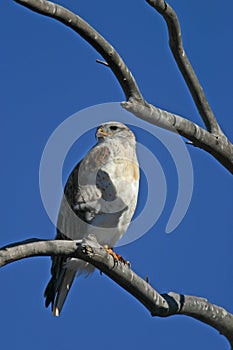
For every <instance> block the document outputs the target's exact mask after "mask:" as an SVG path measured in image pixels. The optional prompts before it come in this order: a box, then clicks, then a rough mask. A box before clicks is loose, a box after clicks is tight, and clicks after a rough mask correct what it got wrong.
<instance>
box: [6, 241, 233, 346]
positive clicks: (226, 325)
mask: <svg viewBox="0 0 233 350" xmlns="http://www.w3.org/2000/svg"><path fill="white" fill-rule="evenodd" d="M59 255H60V256H64V257H76V258H79V259H82V260H85V261H87V262H89V263H91V264H92V265H94V266H95V267H97V268H98V269H99V270H100V271H102V272H104V273H105V274H106V275H107V276H109V277H110V278H111V279H112V280H114V281H115V282H116V283H117V284H119V285H120V286H121V287H122V288H124V289H125V290H126V291H128V292H129V293H130V294H131V295H133V296H134V297H135V298H136V299H137V300H138V301H139V302H141V303H142V304H143V305H144V306H145V307H146V308H147V309H148V310H149V311H150V313H151V315H152V316H160V317H168V316H171V315H177V314H182V315H187V316H191V317H193V318H196V319H198V320H200V321H202V322H204V323H206V324H208V325H210V326H212V327H214V328H215V329H216V330H218V331H219V332H220V333H221V334H223V335H224V336H225V337H226V338H227V339H228V341H229V342H230V344H231V346H233V315H232V314H230V313H229V312H227V311H226V310H225V309H223V308H222V307H219V306H217V305H214V304H211V303H209V302H208V301H207V300H206V299H204V298H199V297H195V296H188V295H181V294H177V293H173V292H170V293H168V294H160V293H159V292H157V291H156V290H155V289H153V288H152V287H151V285H150V284H149V283H148V282H146V281H144V280H143V279H142V278H141V277H139V276H138V275H137V274H136V273H135V272H133V271H132V269H131V268H130V267H129V266H128V265H125V264H123V263H121V262H119V263H117V264H116V263H115V262H114V260H113V257H112V255H110V254H109V253H107V251H106V250H105V249H103V247H102V246H100V245H99V243H98V242H97V241H96V239H95V237H94V236H89V237H88V238H87V239H86V240H83V241H64V240H52V241H46V240H40V239H30V240H27V241H22V242H18V243H14V244H11V245H8V246H6V247H3V248H2V249H0V267H1V266H4V265H7V264H9V263H11V262H14V261H17V260H20V259H24V258H29V257H33V256H59Z"/></svg>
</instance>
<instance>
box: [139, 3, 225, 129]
mask: <svg viewBox="0 0 233 350" xmlns="http://www.w3.org/2000/svg"><path fill="white" fill-rule="evenodd" d="M146 1H147V2H148V4H149V5H151V6H152V7H153V8H154V9H156V10H157V11H158V12H159V13H160V14H161V15H162V16H163V18H164V19H165V21H166V23H167V27H168V33H169V45H170V49H171V51H172V53H173V56H174V58H175V60H176V63H177V65H178V67H179V69H180V71H181V73H182V75H183V77H184V79H185V82H186V84H187V85H188V88H189V91H190V92H191V95H192V97H193V100H194V102H195V104H196V106H197V109H198V111H199V113H200V115H201V117H202V119H203V121H204V123H205V126H206V128H207V130H208V131H209V132H211V133H213V134H216V135H223V132H222V130H221V129H220V127H219V125H218V123H217V120H216V118H215V116H214V114H213V111H212V110H211V108H210V106H209V104H208V101H207V99H206V97H205V94H204V91H203V89H202V87H201V85H200V82H199V81H198V78H197V76H196V74H195V72H194V70H193V68H192V65H191V63H190V61H189V59H188V57H187V55H186V53H185V50H184V48H183V44H182V36H181V30H180V24H179V20H178V18H177V15H176V13H175V11H174V10H173V9H172V8H171V6H170V5H168V4H167V3H166V2H165V1H164V0H146Z"/></svg>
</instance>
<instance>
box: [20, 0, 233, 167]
mask: <svg viewBox="0 0 233 350" xmlns="http://www.w3.org/2000/svg"><path fill="white" fill-rule="evenodd" d="M15 1H16V2H17V3H19V4H21V5H23V6H26V7H28V8H29V9H31V10H33V11H35V12H38V13H41V14H43V15H45V16H49V17H52V18H54V19H56V20H58V21H60V22H62V23H64V24H65V25H66V26H67V27H70V28H71V29H73V30H74V31H75V32H76V33H78V34H79V35H80V36H81V37H82V38H83V39H84V40H86V41H87V42H88V43H89V44H90V45H91V46H92V47H93V48H95V49H96V51H98V52H99V53H100V54H101V55H102V57H103V58H104V59H105V60H106V62H107V65H108V66H109V68H110V69H111V70H112V72H113V73H114V75H115V77H116V78H117V80H118V81H119V83H120V85H121V87H122V90H123V92H124V94H125V97H126V102H124V103H122V107H123V108H126V109H127V110H128V111H130V112H131V113H133V114H134V115H136V116H138V117H139V118H142V119H146V120H147V121H149V122H150V123H153V124H156V125H158V126H160V127H161V128H165V129H167V128H169V129H170V130H171V131H174V132H177V133H179V134H180V135H182V136H184V137H185V138H187V139H188V140H190V141H191V142H192V144H193V145H194V146H196V147H199V148H202V149H203V150H205V151H206V152H208V153H210V154H211V155H212V156H213V157H215V158H216V159H217V160H218V161H219V162H220V163H221V164H222V165H223V166H224V167H225V168H226V169H228V170H229V171H230V172H231V173H233V145H232V144H231V142H230V141H229V140H228V139H227V137H226V135H224V133H223V132H222V130H221V128H220V127H219V124H218V123H217V121H216V119H215V117H214V115H213V112H212V110H211V108H210V106H209V104H208V102H207V100H206V97H205V95H204V92H203V90H202V87H201V85H200V83H199V81H198V79H197V77H196V75H195V73H194V71H193V68H192V66H191V64H190V62H189V60H188V58H187V56H186V54H185V51H184V49H183V46H182V40H181V31H180V26H179V21H178V18H177V16H176V14H175V12H174V11H173V10H172V9H171V7H170V6H169V5H168V4H167V3H165V1H163V0H154V1H153V0H147V2H148V3H149V4H150V5H151V6H153V7H154V8H155V9H156V10H157V11H158V12H159V13H161V14H162V16H163V17H164V19H165V20H166V23H167V25H168V31H169V42H170V47H171V50H172V53H173V55H174V57H175V59H176V62H177V64H178V66H179V69H180V71H181V73H182V74H183V77H184V79H185V81H186V83H187V86H188V88H189V90H190V92H191V94H192V97H193V99H194V102H195V104H196V106H197V109H198V111H199V113H200V115H201V117H202V119H203V121H204V123H205V125H206V127H207V130H205V129H203V128H201V127H200V126H198V125H197V124H195V123H192V122H191V121H189V120H188V119H186V118H183V117H181V116H176V121H177V120H178V119H179V123H178V124H177V122H175V123H173V121H174V115H175V114H173V113H169V112H166V111H162V110H159V109H158V108H156V107H155V106H152V105H150V104H149V103H148V102H147V101H146V100H145V99H144V98H143V97H142V94H141V92H140V90H139V88H138V86H137V83H136V81H135V79H134V77H133V75H132V73H131V72H130V70H129V68H128V67H127V66H126V64H125V63H124V61H123V60H122V58H121V57H120V55H119V54H118V53H117V51H116V50H115V49H114V48H113V47H112V46H111V45H110V44H109V43H108V42H107V41H106V40H105V39H104V38H103V37H102V36H101V35H100V34H99V33H98V32H97V31H96V30H95V29H94V28H92V27H91V26H90V25H89V24H88V23H87V22H85V21H84V20H83V19H82V18H80V17H79V16H78V15H76V14H74V13H73V12H71V11H69V10H67V9H66V8H64V7H62V6H60V5H57V4H54V3H52V2H50V1H46V0H15ZM129 103H130V104H129ZM132 103H133V108H132V107H131V105H132ZM152 110H153V113H151V112H152ZM158 111H160V118H159V123H158V122H157V118H156V115H157V114H158ZM148 115H150V118H148V117H147V116H148ZM190 130H191V132H190Z"/></svg>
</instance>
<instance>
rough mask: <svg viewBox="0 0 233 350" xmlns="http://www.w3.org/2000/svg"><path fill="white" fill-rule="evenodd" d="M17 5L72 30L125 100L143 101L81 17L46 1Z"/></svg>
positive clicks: (117, 58) (122, 67) (126, 72)
mask: <svg viewBox="0 0 233 350" xmlns="http://www.w3.org/2000/svg"><path fill="white" fill-rule="evenodd" d="M15 2H18V3H19V4H21V5H23V6H25V7H27V8H29V9H31V10H33V11H35V12H38V13H40V14H42V15H45V16H48V17H52V18H54V19H57V20H58V21H59V22H62V23H64V24H65V25H66V26H67V27H70V28H71V29H73V30H74V31H75V32H76V33H78V34H79V35H80V36H81V37H82V38H83V39H85V40H86V41H87V42H88V43H89V44H90V45H91V46H92V47H94V48H95V49H96V51H98V52H99V53H100V55H101V56H102V57H103V58H104V59H105V60H106V62H107V63H108V65H109V67H110V68H111V70H112V71H113V73H114V74H115V76H116V78H117V80H118V81H119V83H120V85H121V87H122V89H123V91H124V93H125V96H126V99H128V98H129V97H130V96H132V97H134V98H136V99H138V100H143V98H142V95H141V92H140V90H139V88H138V86H137V83H136V81H135V79H134V77H133V75H132V74H131V72H130V71H129V69H128V67H127V66H126V64H125V63H124V61H123V60H122V58H121V57H120V55H119V54H118V53H117V51H116V50H115V49H114V48H113V47H112V46H111V45H110V44H109V43H108V42H107V40H105V39H104V38H103V37H102V36H101V35H100V34H99V33H98V32H97V31H96V30H95V29H94V28H92V27H91V26H90V25H89V24H88V23H87V22H86V21H84V20H83V19H82V18H81V17H79V16H78V15H76V14H74V13H73V12H71V11H69V10H67V9H66V8H65V7H63V6H60V5H57V4H54V3H53V2H50V1H46V0H15Z"/></svg>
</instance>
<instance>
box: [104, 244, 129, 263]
mask: <svg viewBox="0 0 233 350" xmlns="http://www.w3.org/2000/svg"><path fill="white" fill-rule="evenodd" d="M104 249H105V250H106V251H107V252H108V253H109V254H110V255H111V256H112V257H113V259H114V263H118V262H119V261H120V262H122V263H123V264H124V265H128V266H130V262H129V261H128V260H125V259H124V258H123V257H122V256H121V255H120V254H117V253H115V252H114V250H113V249H112V248H110V247H109V246H108V245H107V244H105V245H104Z"/></svg>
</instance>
